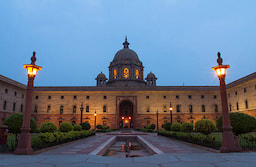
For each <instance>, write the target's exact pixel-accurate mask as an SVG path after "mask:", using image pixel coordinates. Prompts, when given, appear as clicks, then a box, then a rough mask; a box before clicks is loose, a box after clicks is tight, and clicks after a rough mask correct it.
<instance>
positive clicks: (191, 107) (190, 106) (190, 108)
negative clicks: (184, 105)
mask: <svg viewBox="0 0 256 167" xmlns="http://www.w3.org/2000/svg"><path fill="white" fill-rule="evenodd" d="M189 112H190V113H192V112H193V106H192V105H191V104H190V105H189Z"/></svg>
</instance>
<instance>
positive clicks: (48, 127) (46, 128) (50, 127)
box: [40, 122, 57, 133]
mask: <svg viewBox="0 0 256 167" xmlns="http://www.w3.org/2000/svg"><path fill="white" fill-rule="evenodd" d="M55 131H57V126H56V125H55V124H54V123H53V122H44V123H43V124H42V125H41V127H40V132H41V133H47V132H49V133H53V132H55Z"/></svg>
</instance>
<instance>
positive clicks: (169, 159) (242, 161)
mask: <svg viewBox="0 0 256 167" xmlns="http://www.w3.org/2000/svg"><path fill="white" fill-rule="evenodd" d="M115 133H116V132H115ZM140 136H141V137H143V139H145V140H147V141H149V142H151V143H152V145H154V146H155V147H157V148H159V149H160V150H161V151H163V152H164V154H158V155H153V156H146V157H133V158H131V157H129V158H112V157H104V156H97V155H91V154H89V153H90V152H91V151H93V150H94V149H95V148H97V147H98V146H100V145H101V144H102V143H103V142H105V141H106V140H108V139H109V138H111V137H112V135H105V134H97V136H91V137H88V138H86V139H84V140H80V141H79V142H76V143H73V144H70V145H67V146H63V147H61V148H58V149H54V150H50V151H47V152H44V153H41V154H37V155H27V156H25V155H13V154H0V167H82V166H83V167H121V166H122V167H130V166H131V167H145V166H146V167H255V166H256V158H255V157H256V152H247V153H211V152H208V151H205V150H201V149H199V148H194V147H191V146H188V145H186V144H182V143H178V142H175V141H172V140H170V139H168V138H165V137H162V136H156V134H148V135H140Z"/></svg>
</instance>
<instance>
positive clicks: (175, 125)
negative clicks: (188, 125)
mask: <svg viewBox="0 0 256 167" xmlns="http://www.w3.org/2000/svg"><path fill="white" fill-rule="evenodd" d="M171 130H172V131H180V123H178V122H176V123H173V124H172V125H171Z"/></svg>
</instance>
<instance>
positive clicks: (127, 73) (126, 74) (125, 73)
mask: <svg viewBox="0 0 256 167" xmlns="http://www.w3.org/2000/svg"><path fill="white" fill-rule="evenodd" d="M124 78H125V79H127V78H129V69H128V68H125V69H124Z"/></svg>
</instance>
